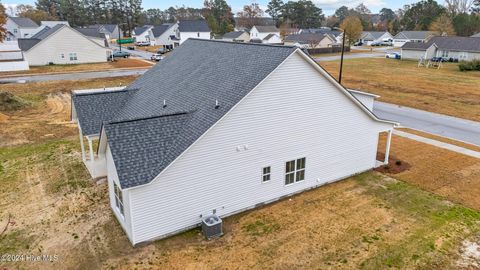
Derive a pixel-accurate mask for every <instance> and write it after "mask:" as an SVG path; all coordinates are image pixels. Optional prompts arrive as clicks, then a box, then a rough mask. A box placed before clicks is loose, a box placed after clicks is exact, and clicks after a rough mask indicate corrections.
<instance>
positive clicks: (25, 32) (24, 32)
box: [5, 16, 39, 40]
mask: <svg viewBox="0 0 480 270" xmlns="http://www.w3.org/2000/svg"><path fill="white" fill-rule="evenodd" d="M38 27H39V26H38V24H37V23H36V22H34V21H32V20H31V19H29V18H22V17H11V16H7V23H6V24H5V28H6V29H7V32H8V34H7V40H16V39H19V38H29V37H31V36H33V35H35V33H37V31H38V30H39V29H38Z"/></svg>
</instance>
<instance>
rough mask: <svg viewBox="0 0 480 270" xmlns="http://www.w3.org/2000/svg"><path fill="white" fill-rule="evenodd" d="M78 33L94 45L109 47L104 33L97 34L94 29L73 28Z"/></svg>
mask: <svg viewBox="0 0 480 270" xmlns="http://www.w3.org/2000/svg"><path fill="white" fill-rule="evenodd" d="M75 30H77V31H78V32H80V33H81V34H82V35H84V36H86V37H88V38H89V39H91V40H92V41H94V42H95V43H97V44H98V45H100V46H103V47H109V44H110V40H109V39H108V37H107V35H106V34H105V33H102V32H99V31H98V29H96V28H85V27H77V28H75Z"/></svg>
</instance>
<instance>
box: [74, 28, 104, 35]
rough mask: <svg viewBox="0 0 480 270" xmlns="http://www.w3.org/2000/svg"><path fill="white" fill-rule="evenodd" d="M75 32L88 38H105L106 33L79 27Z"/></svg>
mask: <svg viewBox="0 0 480 270" xmlns="http://www.w3.org/2000/svg"><path fill="white" fill-rule="evenodd" d="M75 30H77V31H78V32H80V33H81V34H82V35H84V36H87V37H94V38H105V33H101V32H99V31H98V29H96V28H84V27H78V28H75Z"/></svg>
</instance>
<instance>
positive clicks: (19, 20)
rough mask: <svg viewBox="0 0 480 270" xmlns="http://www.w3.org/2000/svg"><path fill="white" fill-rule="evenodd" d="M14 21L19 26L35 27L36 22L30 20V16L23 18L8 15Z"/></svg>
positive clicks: (36, 25)
mask: <svg viewBox="0 0 480 270" xmlns="http://www.w3.org/2000/svg"><path fill="white" fill-rule="evenodd" d="M9 18H10V19H11V20H12V21H13V22H14V23H16V24H17V25H18V26H19V27H26V28H36V27H38V24H37V23H36V22H34V21H32V20H31V19H30V18H23V17H9Z"/></svg>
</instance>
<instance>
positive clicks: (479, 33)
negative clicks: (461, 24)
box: [472, 32, 480, 38]
mask: <svg viewBox="0 0 480 270" xmlns="http://www.w3.org/2000/svg"><path fill="white" fill-rule="evenodd" d="M472 37H477V38H480V32H478V33H476V34H474V35H472Z"/></svg>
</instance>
